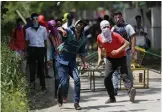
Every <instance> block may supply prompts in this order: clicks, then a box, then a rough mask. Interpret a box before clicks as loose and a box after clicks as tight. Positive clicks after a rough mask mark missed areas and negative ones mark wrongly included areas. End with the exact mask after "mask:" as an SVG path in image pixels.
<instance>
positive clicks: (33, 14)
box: [31, 13, 39, 18]
mask: <svg viewBox="0 0 162 112" xmlns="http://www.w3.org/2000/svg"><path fill="white" fill-rule="evenodd" d="M35 16H36V17H38V16H39V15H38V14H37V13H32V14H31V18H33V17H35Z"/></svg>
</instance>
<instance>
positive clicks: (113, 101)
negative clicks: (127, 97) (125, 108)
mask: <svg viewBox="0 0 162 112" xmlns="http://www.w3.org/2000/svg"><path fill="white" fill-rule="evenodd" d="M115 102H116V99H115V97H114V98H109V99H108V100H107V101H106V102H105V104H107V103H115Z"/></svg>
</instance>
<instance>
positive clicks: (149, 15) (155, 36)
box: [122, 7, 161, 49]
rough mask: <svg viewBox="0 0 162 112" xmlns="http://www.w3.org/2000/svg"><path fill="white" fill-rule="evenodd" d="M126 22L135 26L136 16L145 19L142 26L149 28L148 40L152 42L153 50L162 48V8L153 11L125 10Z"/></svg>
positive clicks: (152, 9)
mask: <svg viewBox="0 0 162 112" xmlns="http://www.w3.org/2000/svg"><path fill="white" fill-rule="evenodd" d="M122 13H123V17H124V19H125V21H126V22H127V23H129V24H131V25H135V24H136V21H135V16H136V15H141V16H142V17H143V19H142V24H143V25H144V26H146V27H147V32H148V38H149V39H150V40H151V48H152V49H159V48H161V7H154V8H151V9H123V11H122Z"/></svg>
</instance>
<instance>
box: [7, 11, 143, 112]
mask: <svg viewBox="0 0 162 112" xmlns="http://www.w3.org/2000/svg"><path fill="white" fill-rule="evenodd" d="M138 17H139V16H138ZM136 18H137V17H136ZM30 20H31V22H30V21H29V22H27V24H26V25H25V26H24V28H23V27H22V20H21V19H20V18H19V19H17V21H16V23H17V27H16V28H15V29H14V30H13V31H12V36H11V41H10V48H11V49H12V50H14V51H16V53H17V54H18V55H23V56H27V61H28V64H29V69H30V87H32V89H34V88H35V74H36V73H37V74H38V76H39V78H40V86H41V90H42V91H46V90H47V88H46V83H45V74H47V75H48V72H46V71H48V70H47V66H50V65H51V64H52V65H53V71H54V77H55V93H54V98H55V99H57V102H58V104H59V106H62V104H63V102H66V101H67V95H68V88H69V77H70V76H71V77H72V78H73V79H74V107H75V109H76V110H80V109H81V107H80V105H79V101H80V85H81V84H80V83H81V82H80V77H79V71H78V68H77V62H76V58H77V56H78V55H80V57H81V60H82V63H83V68H84V69H87V68H88V64H87V63H86V60H85V56H86V44H87V40H88V38H87V37H86V35H85V34H84V33H85V27H86V26H87V25H88V22H87V21H85V20H77V21H76V22H74V23H73V15H72V14H70V13H65V14H64V16H63V19H57V20H49V21H48V22H47V21H45V17H44V16H43V15H38V14H37V13H32V14H31V19H30ZM114 21H115V24H116V25H115V26H113V27H112V25H111V24H110V23H109V20H108V18H107V17H106V16H105V18H103V20H101V22H100V26H99V28H100V32H99V33H98V36H97V37H96V38H97V44H98V66H100V64H101V61H102V57H101V54H102V52H105V57H104V59H105V78H104V85H105V87H106V90H107V92H108V95H109V97H110V98H109V99H108V100H107V101H106V102H105V103H113V102H116V99H115V95H117V92H118V77H119V75H120V77H121V78H122V79H123V82H124V85H125V87H126V88H127V89H128V95H129V97H130V101H131V102H134V99H135V95H136V89H135V88H133V74H132V71H131V59H132V56H134V54H135V45H136V33H135V30H134V29H133V27H132V26H131V25H130V24H127V23H126V22H125V21H124V19H123V16H122V13H121V12H116V13H115V14H114ZM137 28H139V27H138V26H137ZM144 34H146V33H144ZM112 76H113V78H112ZM112 79H113V80H112ZM112 82H113V83H112Z"/></svg>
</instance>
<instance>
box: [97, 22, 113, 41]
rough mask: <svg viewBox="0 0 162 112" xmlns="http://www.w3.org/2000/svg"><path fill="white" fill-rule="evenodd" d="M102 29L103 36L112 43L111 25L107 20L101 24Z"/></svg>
mask: <svg viewBox="0 0 162 112" xmlns="http://www.w3.org/2000/svg"><path fill="white" fill-rule="evenodd" d="M100 28H101V31H102V32H101V35H102V37H104V38H105V39H106V40H105V41H108V42H111V40H112V36H111V30H110V23H109V21H107V20H103V21H101V23H100Z"/></svg>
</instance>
